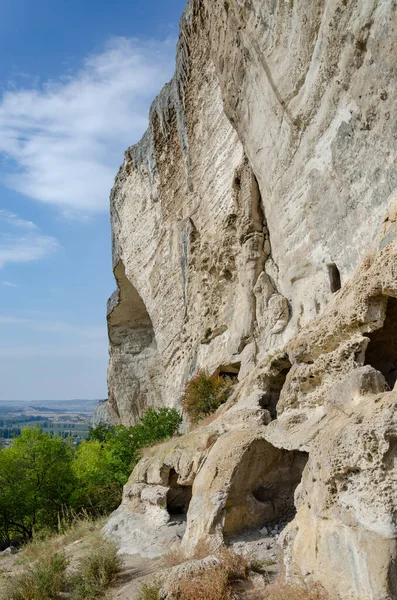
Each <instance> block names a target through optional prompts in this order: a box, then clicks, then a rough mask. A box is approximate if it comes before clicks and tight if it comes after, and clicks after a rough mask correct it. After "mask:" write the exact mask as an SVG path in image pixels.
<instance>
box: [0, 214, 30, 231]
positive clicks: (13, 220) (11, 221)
mask: <svg viewBox="0 0 397 600" xmlns="http://www.w3.org/2000/svg"><path fill="white" fill-rule="evenodd" d="M0 221H2V222H4V223H7V224H8V225H11V226H12V227H19V228H21V229H38V227H37V225H35V224H34V223H32V221H25V219H21V218H20V217H18V215H15V214H14V213H12V212H10V211H9V210H0Z"/></svg>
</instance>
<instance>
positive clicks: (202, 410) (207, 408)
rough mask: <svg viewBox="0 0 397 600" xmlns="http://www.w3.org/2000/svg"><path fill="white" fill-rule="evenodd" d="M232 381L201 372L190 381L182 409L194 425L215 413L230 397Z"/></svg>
mask: <svg viewBox="0 0 397 600" xmlns="http://www.w3.org/2000/svg"><path fill="white" fill-rule="evenodd" d="M231 386H232V381H231V380H230V379H224V378H223V377H220V376H219V375H217V374H215V375H210V374H209V373H208V371H205V370H200V371H198V373H197V374H196V375H195V376H194V377H193V378H192V379H190V380H189V381H188V382H187V384H186V387H185V392H184V395H183V397H182V407H183V409H184V410H185V411H186V413H187V414H188V415H189V417H190V419H191V421H192V422H193V423H197V422H198V421H200V420H201V419H203V418H204V417H207V416H208V415H210V414H212V413H213V412H215V411H216V410H217V409H218V408H219V407H220V406H221V404H223V403H224V402H226V400H227V399H228V397H229V394H230V390H231Z"/></svg>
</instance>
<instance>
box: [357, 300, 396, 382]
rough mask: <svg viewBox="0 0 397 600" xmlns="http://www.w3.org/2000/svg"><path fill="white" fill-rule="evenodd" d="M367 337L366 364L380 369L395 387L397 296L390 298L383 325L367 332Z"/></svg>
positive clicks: (387, 380)
mask: <svg viewBox="0 0 397 600" xmlns="http://www.w3.org/2000/svg"><path fill="white" fill-rule="evenodd" d="M366 337H368V338H369V344H368V347H367V350H366V352H365V363H364V364H366V365H371V367H374V369H376V370H377V371H380V372H381V373H382V375H383V376H384V378H385V379H386V382H387V384H388V386H389V387H390V389H393V387H394V384H395V383H396V381H397V298H393V297H390V298H388V300H387V306H386V318H385V320H384V322H383V326H382V327H381V328H380V329H376V331H372V332H371V333H367V334H366Z"/></svg>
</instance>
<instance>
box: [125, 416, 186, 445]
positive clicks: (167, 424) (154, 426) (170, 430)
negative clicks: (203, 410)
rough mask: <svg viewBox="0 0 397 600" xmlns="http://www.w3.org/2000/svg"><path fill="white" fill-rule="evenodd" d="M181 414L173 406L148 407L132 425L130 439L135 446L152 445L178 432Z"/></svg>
mask: <svg viewBox="0 0 397 600" xmlns="http://www.w3.org/2000/svg"><path fill="white" fill-rule="evenodd" d="M181 423H182V416H181V415H180V413H179V412H178V411H177V410H175V408H157V409H153V408H149V410H147V411H146V412H145V414H144V415H143V417H142V419H141V420H140V422H139V423H137V424H136V425H134V427H132V439H133V442H134V445H135V446H136V448H138V449H139V448H145V447H147V446H152V445H153V444H156V443H157V442H161V441H163V440H166V439H168V438H171V437H172V436H173V435H175V434H176V433H177V432H178V429H179V426H180V425H181Z"/></svg>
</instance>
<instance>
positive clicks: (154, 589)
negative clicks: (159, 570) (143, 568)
mask: <svg viewBox="0 0 397 600" xmlns="http://www.w3.org/2000/svg"><path fill="white" fill-rule="evenodd" d="M159 598H160V586H159V585H157V584H154V585H146V583H144V584H143V586H142V588H141V594H140V596H139V599H138V600H159Z"/></svg>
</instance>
